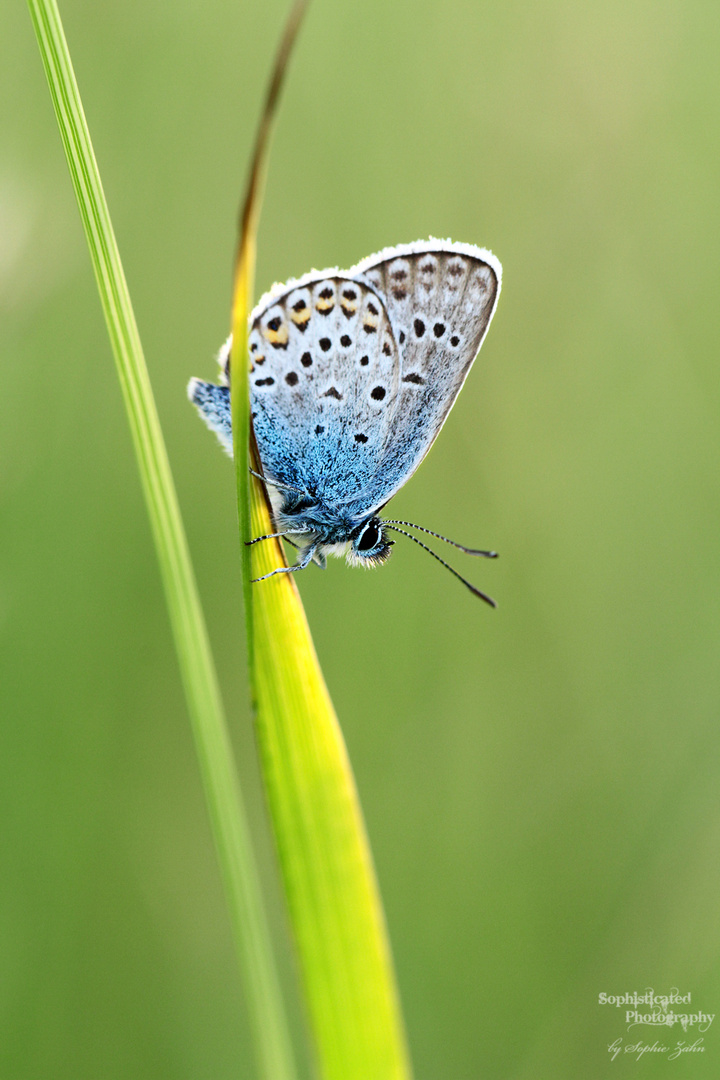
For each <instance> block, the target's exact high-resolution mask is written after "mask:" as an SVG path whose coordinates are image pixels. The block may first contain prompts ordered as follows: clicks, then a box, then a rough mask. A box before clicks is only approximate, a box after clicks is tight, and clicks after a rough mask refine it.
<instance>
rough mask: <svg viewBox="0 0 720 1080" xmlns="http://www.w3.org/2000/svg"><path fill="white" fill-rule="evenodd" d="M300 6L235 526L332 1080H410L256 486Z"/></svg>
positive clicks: (333, 756) (306, 664) (367, 887)
mask: <svg viewBox="0 0 720 1080" xmlns="http://www.w3.org/2000/svg"><path fill="white" fill-rule="evenodd" d="M306 6H307V4H306V2H305V0H297V2H296V4H295V6H294V7H293V9H292V11H291V14H290V19H289V21H288V25H287V27H286V31H285V35H284V37H283V40H282V43H281V46H280V50H279V53H278V57H277V60H276V64H275V69H274V73H273V77H272V80H271V84H270V90H269V93H268V98H267V102H266V106H265V111H264V113H263V116H262V119H261V123H260V127H259V130H258V136H257V142H256V147H255V155H254V159H253V166H252V169H251V173H250V181H249V184H248V191H247V196H246V199H245V205H244V211H243V215H242V223H241V235H240V241H239V247H238V258H237V264H236V273H235V292H234V303H233V349H232V357H231V388H232V421H233V431H234V433H235V436H234V443H235V447H236V475H237V489H238V515H239V520H240V538H241V544H242V552H243V576H244V583H245V584H244V588H245V597H246V613H247V624H248V649H249V655H250V671H251V679H252V684H253V691H254V700H255V704H256V708H257V732H258V742H259V745H260V756H261V765H262V770H263V776H264V781H265V787H266V792H267V797H268V803H269V807H270V813H271V820H272V825H273V829H274V834H275V839H276V843H277V848H278V853H279V857H280V865H281V869H282V874H283V879H284V884H285V891H286V895H287V899H288V907H289V912H290V919H291V923H292V928H293V932H294V935H295V940H296V943H297V948H298V958H299V962H300V969H301V976H302V982H303V986H304V991H305V998H306V1004H307V1007H308V1012H309V1015H310V1020H311V1026H312V1030H313V1034H314V1037H315V1049H316V1054H317V1060H318V1063H319V1067H320V1071H321V1073H322V1075H323V1077H324V1078H325V1080H408V1078H409V1076H410V1065H409V1060H408V1054H407V1049H406V1044H405V1036H404V1031H403V1025H402V1020H401V1015H400V1008H399V1002H398V996H397V990H396V986H395V978H394V972H393V967H392V961H391V957H390V949H389V946H388V940H387V933H386V929H385V922H384V917H383V912H382V906H381V902H380V896H379V893H378V888H377V882H376V878H375V873H374V869H373V865H372V859H371V855H370V849H369V845H368V841H367V836H366V833H365V826H364V823H363V819H362V814H361V811H360V806H359V802H358V798H357V792H356V788H355V782H354V779H353V775H352V770H351V768H350V763H349V760H348V756H347V752H346V749H345V744H344V742H343V738H342V734H341V731H340V727H339V724H338V721H337V717H336V715H335V711H334V709H333V706H332V702H331V700H330V696H329V694H328V691H327V688H326V686H325V681H324V679H323V676H322V672H321V670H320V666H319V664H318V660H317V656H316V654H315V649H314V647H313V643H312V639H311V637H310V630H309V627H308V624H307V620H306V618H305V613H304V611H303V608H302V604H301V602H300V597H299V595H298V592H297V589H296V588H295V585H294V583H293V581H292V579H291V577H290V575H288V574H282V575H279V576H277V577H275V578H272V579H271V580H269V581H264V582H261V583H258V584H256V585H250V584H249V579H250V577H251V576H252V577H258V576H260V575H261V574H264V573H267V572H269V571H270V570H272V569H274V568H275V567H277V566H282V565H284V555H283V552H282V548H281V546H280V544H279V543H278V542H276V541H265V542H263V543H261V544H256V545H254V546H253V547H252V548H249V547H247V546H246V543H245V542H246V541H247V540H249V539H251V537H253V536H261V535H264V534H266V533H269V532H273V531H274V530H273V528H272V525H271V518H270V513H269V510H268V506H267V502H266V498H265V493H264V491H263V486H262V484H260V483H259V482H258V481H256V480H253V481H252V482H250V476H249V473H248V467H247V466H248V458H249V452H250V451H251V450H252V451H253V452H252V454H251V455H250V460H252V464H253V466H254V468H255V469H256V470H257V469H259V467H260V463H259V461H258V460H257V456H256V454H255V453H254V443H252V444H250V445H249V441H248V436H249V435H250V432H251V426H250V420H249V389H248V371H249V369H250V359H249V356H248V350H247V337H248V315H249V312H250V309H251V307H252V289H253V280H254V267H255V249H256V233H257V224H258V219H259V214H260V202H261V192H262V180H263V176H264V172H265V168H266V162H267V155H268V149H269V136H270V131H271V126H272V120H273V116H274V112H275V108H276V103H277V99H278V94H279V89H280V85H281V82H282V77H283V74H284V71H285V69H286V66H287V61H288V58H289V55H290V51H291V48H292V44H293V41H294V38H295V35H296V32H297V29H298V26H299V23H300V20H301V18H302V15H303V13H304V10H305V8H306Z"/></svg>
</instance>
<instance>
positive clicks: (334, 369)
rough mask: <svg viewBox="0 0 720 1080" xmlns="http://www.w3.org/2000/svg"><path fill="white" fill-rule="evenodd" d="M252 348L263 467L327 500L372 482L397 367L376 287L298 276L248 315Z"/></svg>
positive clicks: (330, 276)
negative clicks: (298, 277)
mask: <svg viewBox="0 0 720 1080" xmlns="http://www.w3.org/2000/svg"><path fill="white" fill-rule="evenodd" d="M250 355H251V362H252V370H251V375H250V388H251V401H252V414H253V423H254V427H255V434H256V438H257V441H258V447H259V450H260V456H261V458H262V462H263V467H264V469H265V472H266V475H267V476H268V477H269V478H270V479H273V480H275V481H277V482H279V483H281V484H287V485H290V486H291V487H295V488H299V489H300V490H302V491H305V492H306V493H307V494H308V495H310V496H312V497H313V498H316V499H318V500H320V501H322V502H323V503H325V504H329V505H340V504H343V503H344V502H345V501H346V499H347V496H348V493H349V492H356V491H359V490H361V489H364V488H367V487H368V486H372V484H373V478H374V477H375V476H376V475H377V473H378V470H379V468H380V465H381V461H382V459H383V457H384V456H385V454H386V447H387V445H388V441H389V434H390V426H391V419H392V417H393V416H394V415H395V411H396V401H397V396H398V393H399V391H400V376H401V370H402V367H401V363H400V354H399V348H398V343H397V341H396V338H395V335H394V333H393V329H392V325H391V322H390V320H389V318H388V314H387V311H386V309H385V306H384V304H383V302H382V300H381V298H380V296H379V295H378V294H377V292H376V291H375V290H374V289H373V288H372V287H371V286H369V285H368V284H367V283H365V282H362V281H356V280H352V279H350V278H347V277H343V276H341V275H340V274H339V273H326V274H324V275H320V276H318V277H314V278H312V277H310V278H308V279H301V281H299V282H297V283H294V284H293V285H291V287H288V288H287V291H285V292H282V291H279V292H275V293H273V294H271V295H270V297H269V298H268V300H267V302H266V303H261V306H260V307H259V308H258V309H257V310H256V311H255V312H254V313H253V325H252V330H251V334H250Z"/></svg>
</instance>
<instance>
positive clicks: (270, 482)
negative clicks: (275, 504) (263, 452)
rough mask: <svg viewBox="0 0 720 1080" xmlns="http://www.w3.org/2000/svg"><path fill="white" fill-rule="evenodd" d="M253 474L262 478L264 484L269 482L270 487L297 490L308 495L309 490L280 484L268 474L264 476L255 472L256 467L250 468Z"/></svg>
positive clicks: (280, 489)
mask: <svg viewBox="0 0 720 1080" xmlns="http://www.w3.org/2000/svg"><path fill="white" fill-rule="evenodd" d="M248 472H249V473H250V475H251V476H254V477H255V478H256V480H262V482H263V484H269V485H270V487H274V488H277V489H278V491H297V492H298V493H299V494H300V495H306V494H307V492H306V491H303V489H302V488H299V487H293V485H292V484H279V483H278V482H277V481H276V480H270V479H269V478H268V477H267V476H263V475H262V473H259V472H255V470H254V469H248Z"/></svg>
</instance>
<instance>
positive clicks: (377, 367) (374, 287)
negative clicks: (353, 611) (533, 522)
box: [188, 239, 502, 606]
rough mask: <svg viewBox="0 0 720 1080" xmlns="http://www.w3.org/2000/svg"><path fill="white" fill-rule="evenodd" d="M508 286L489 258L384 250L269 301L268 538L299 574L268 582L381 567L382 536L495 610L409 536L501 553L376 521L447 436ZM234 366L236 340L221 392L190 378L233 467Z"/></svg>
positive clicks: (259, 314) (263, 347)
mask: <svg viewBox="0 0 720 1080" xmlns="http://www.w3.org/2000/svg"><path fill="white" fill-rule="evenodd" d="M501 274H502V269H501V266H500V263H499V262H498V260H497V259H496V258H495V256H494V255H492V254H491V253H490V252H488V251H484V250H481V249H479V248H476V247H473V246H472V245H470V244H454V243H451V242H449V241H439V240H432V239H431V240H429V241H420V242H418V243H415V244H407V245H401V246H399V247H394V248H387V249H386V250H385V251H382V252H380V253H379V254H377V255H371V256H370V257H369V258H367V259H364V260H363V261H362V262H361V263H359V264H358V265H357V266H355V267H353V268H352V269H351V270H337V269H332V270H324V271H322V272H318V271H313V272H311V273H310V274H307V275H305V276H304V277H302V278H300V279H299V280H297V281H289V282H287V283H286V284H283V285H276V286H274V288H273V289H272V290H271V291H270V292H269V293H267V294H266V295H265V296H264V297H263V298H262V300H261V301H260V303H259V304H258V306H257V308H256V309H255V311H254V312H253V314H252V328H251V332H250V337H249V348H250V358H251V373H250V388H251V408H252V420H253V426H254V430H255V437H256V440H257V446H258V450H259V454H260V459H261V462H262V471H263V479H264V480H265V483H266V484H267V485H268V486H269V494H270V497H271V501H272V506H273V513H274V517H275V521H276V525H277V530H278V531H277V533H273V534H272V535H273V536H283V537H286V538H292V537H296V538H298V541H299V545H296V546H299V547H300V552H299V557H298V561H297V563H296V564H295V565H294V566H290V567H280V568H279V569H277V570H274V571H273V572H272V573H273V574H278V573H291V572H294V571H296V570H302V569H304V568H305V567H306V566H308V565H309V563H310V562H311V561H314V562H315V563H317V564H318V565H320V566H323V567H324V566H325V557H326V555H327V554H338V555H342V554H345V555H346V556H347V559H348V561H349V562H351V563H354V564H362V565H366V566H367V565H373V564H379V563H382V562H384V561H385V559H387V558H388V556H389V555H390V550H391V546H392V544H393V541H392V540H390V539H389V538H388V535H387V534H388V531H390V532H398V533H403V534H404V535H405V536H408V537H409V538H410V539H411V540H414V541H415V542H416V543H417V544H420V546H421V547H423V548H425V550H426V551H428V552H430V554H431V555H433V556H434V557H435V558H436V559H438V560H439V561H440V562H441V563H442V564H443V565H444V566H446V567H447V569H449V570H450V571H451V573H453V574H455V576H456V577H459V578H460V580H461V581H462V582H463V583H464V584H465V585H467V586H468V588H469V589H471V590H472V592H474V593H475V594H476V595H477V596H480V597H481V598H482V599H483V600H486V601H487V602H488V603H490V604H493V606H494V602H493V601H492V600H491V599H490V597H488V596H486V595H485V594H484V593H482V592H480V590H479V589H476V588H475V586H473V585H471V584H470V583H469V582H468V581H466V580H465V578H463V577H462V576H461V575H460V574H458V573H457V571H456V570H453V568H452V567H450V566H448V564H447V563H446V562H445V561H444V560H443V559H440V556H439V555H437V554H436V553H435V552H434V551H432V550H431V549H430V548H429V547H427V546H426V545H425V544H423V543H422V541H420V540H418V538H417V537H415V536H412V535H411V534H410V533H408V532H405V531H404V529H403V528H401V526H407V527H410V528H414V529H417V530H419V531H420V532H424V533H427V534H429V535H431V536H435V537H437V538H438V539H440V540H444V541H446V542H447V543H450V544H453V546H455V547H457V548H459V549H460V550H461V551H464V552H466V553H467V554H470V555H484V556H487V557H494V555H495V552H490V551H477V550H475V549H472V548H465V547H463V546H462V545H461V544H455V543H454V541H451V540H448V539H447V537H444V536H440V534H439V533H434V532H432V530H430V529H423V528H422V527H421V526H418V525H412V524H411V523H410V522H405V521H394V520H388V519H381V518H380V517H378V513H379V511H380V510H381V509H382V508H383V507H384V506H385V505H386V504H387V502H388V501H389V500H390V499H391V498H392V497H393V495H395V494H396V492H397V491H398V490H399V489H400V488H401V487H402V486H403V484H404V483H405V482H406V481H407V480H408V479H409V477H410V476H412V474H413V473H414V472H415V470H416V469H417V467H418V465H419V464H420V462H421V461H422V460H423V458H424V457H425V455H426V454H427V452H428V450H429V449H430V447H431V446H432V444H433V442H434V441H435V439H436V438H437V435H438V433H439V431H440V429H441V427H442V426H443V424H444V423H445V420H446V419H447V416H448V413H449V412H450V409H451V408H452V406H453V403H454V401H455V398H456V397H457V395H458V394H459V392H460V389H461V388H462V385H463V383H464V381H465V378H466V377H467V374H468V372H469V370H470V368H471V367H472V363H473V360H474V359H475V357H476V356H477V354H478V351H479V349H480V346H481V344H482V342H483V338H484V337H485V334H486V332H487V329H488V327H489V325H490V320H491V319H492V317H493V314H494V312H495V308H496V306H497V301H498V297H499V295H500V283H501ZM229 359H230V341H228V342H226V344H225V345H224V347H223V349H222V350H221V352H220V357H219V360H220V363H221V365H222V370H223V385H220V386H216V385H214V384H213V383H207V382H202V381H201V380H200V379H192V380H191V382H190V385H189V387H188V394H189V397H190V400H191V401H192V402H193V403H194V404H195V405H196V406H197V407H198V409H199V411H200V414H201V416H202V417H203V419H204V420H205V422H206V423H207V425H208V427H210V428H211V429H212V430H213V431H215V433H216V434H217V435H218V437H219V439H220V441H221V443H222V444H223V446H224V447H225V449H226V450H227V451H228V453H230V454H232V427H231V419H230V391H229V387H228V385H227V382H228V377H229ZM264 539H269V537H258V538H257V540H254V541H251V543H257V542H258V541H259V540H264ZM290 542H292V540H291V541H290ZM264 576H265V577H271V576H272V574H266V575H264ZM257 580H262V579H260V578H259V579H257Z"/></svg>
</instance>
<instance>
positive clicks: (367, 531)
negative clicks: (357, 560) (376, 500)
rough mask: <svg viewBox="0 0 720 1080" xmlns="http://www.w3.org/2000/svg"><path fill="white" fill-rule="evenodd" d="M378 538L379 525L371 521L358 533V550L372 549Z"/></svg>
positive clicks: (375, 545)
mask: <svg viewBox="0 0 720 1080" xmlns="http://www.w3.org/2000/svg"><path fill="white" fill-rule="evenodd" d="M379 540H380V526H379V525H378V524H377V523H376V522H374V521H371V522H370V523H369V524H368V525H366V526H365V528H364V530H363V531H362V532H361V533H360V536H359V538H358V543H357V550H358V551H372V549H373V548H374V547H377V544H378V541H379Z"/></svg>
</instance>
